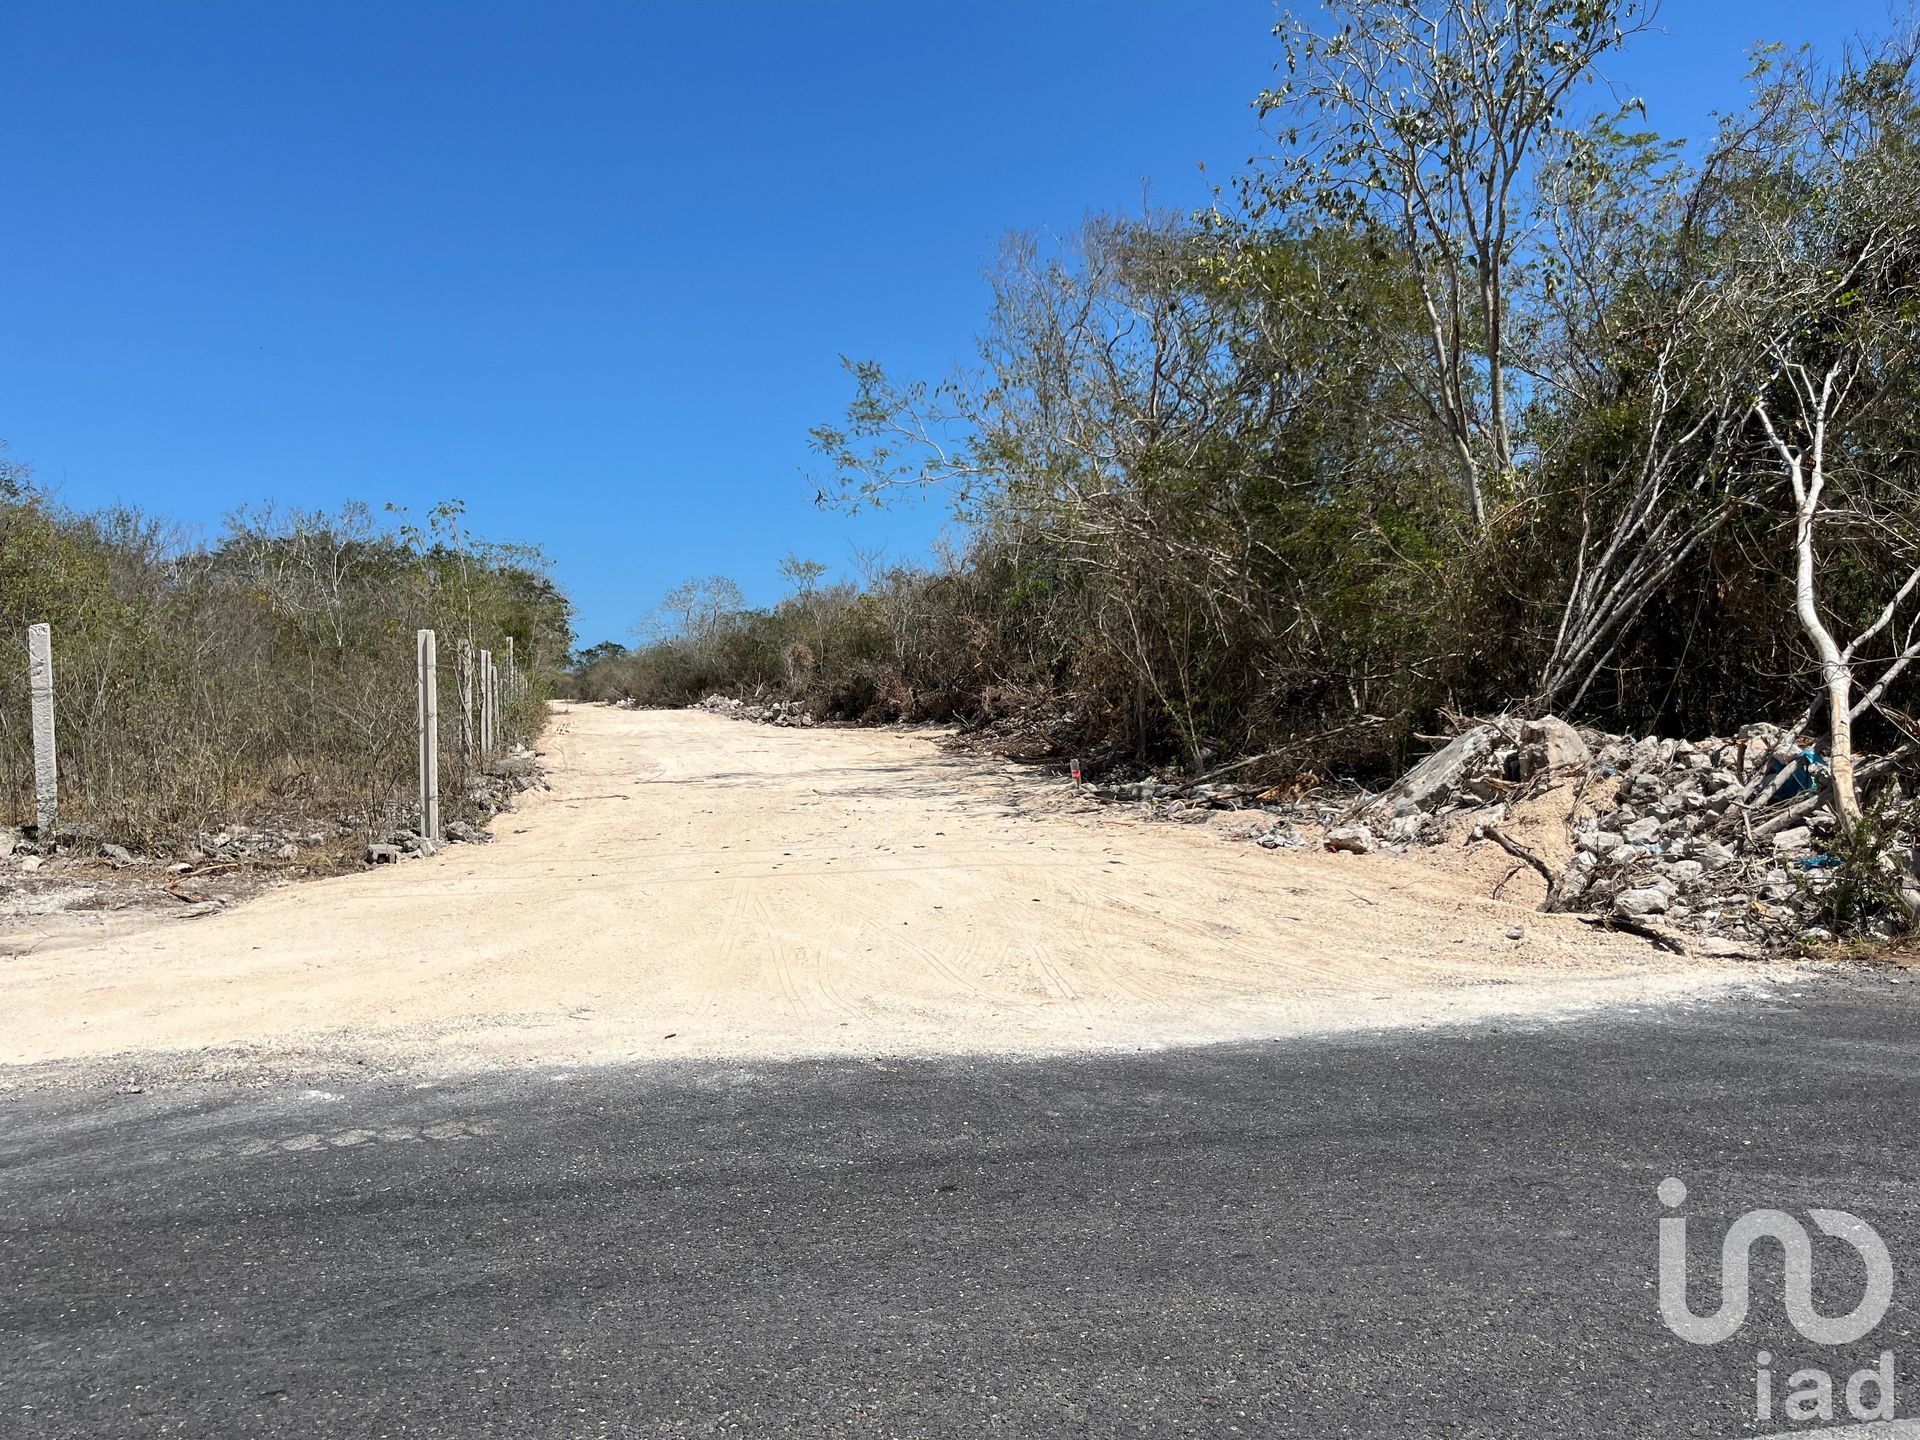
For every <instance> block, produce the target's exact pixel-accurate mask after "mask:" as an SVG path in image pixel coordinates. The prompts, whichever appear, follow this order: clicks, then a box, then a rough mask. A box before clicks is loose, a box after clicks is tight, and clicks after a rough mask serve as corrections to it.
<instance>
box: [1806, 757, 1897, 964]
mask: <svg viewBox="0 0 1920 1440" xmlns="http://www.w3.org/2000/svg"><path fill="white" fill-rule="evenodd" d="M1916 834H1920V801H1912V800H1905V799H1903V798H1902V797H1901V796H1900V795H1899V793H1898V792H1897V791H1889V792H1887V793H1886V794H1884V795H1882V796H1881V797H1880V798H1879V799H1878V800H1877V801H1876V802H1875V803H1874V804H1871V805H1869V806H1867V807H1866V809H1865V810H1864V811H1863V812H1862V814H1861V816H1860V819H1859V821H1858V822H1857V823H1856V824H1854V825H1853V826H1852V828H1851V829H1848V830H1843V831H1842V832H1841V833H1840V834H1838V835H1836V836H1835V837H1834V839H1833V840H1832V841H1831V842H1829V844H1828V846H1827V852H1826V858H1827V859H1828V860H1830V861H1832V862H1834V868H1833V872H1832V873H1833V879H1832V881H1831V883H1829V884H1828V885H1827V886H1826V888H1825V889H1823V890H1821V891H1819V892H1818V893H1819V897H1820V918H1821V923H1822V924H1824V925H1826V926H1827V927H1828V928H1829V929H1831V930H1832V931H1833V932H1834V933H1835V934H1836V935H1851V934H1858V933H1860V932H1862V931H1865V930H1866V929H1867V928H1868V927H1869V926H1874V925H1878V926H1881V927H1883V928H1885V929H1888V930H1896V931H1900V930H1911V929H1912V928H1913V927H1914V923H1915V920H1916V916H1915V915H1914V913H1913V911H1911V910H1910V909H1908V907H1907V901H1906V899H1905V897H1904V895H1903V894H1902V892H1903V891H1912V890H1913V889H1914V888H1915V877H1914V874H1913V871H1912V870H1911V868H1910V867H1909V866H1908V865H1906V864H1903V863H1902V860H1903V859H1904V858H1905V855H1904V854H1903V852H1902V849H1901V846H1902V842H1903V841H1904V842H1911V840H1912V837H1913V836H1915V835H1916Z"/></svg>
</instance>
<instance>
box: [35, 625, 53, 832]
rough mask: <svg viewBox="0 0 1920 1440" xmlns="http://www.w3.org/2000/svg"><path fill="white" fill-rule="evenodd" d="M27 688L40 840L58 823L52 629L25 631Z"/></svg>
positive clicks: (45, 627)
mask: <svg viewBox="0 0 1920 1440" xmlns="http://www.w3.org/2000/svg"><path fill="white" fill-rule="evenodd" d="M27 688H28V689H29V690H30V691H31V692H32V696H33V799H34V818H35V819H36V821H38V823H39V826H40V838H41V839H42V840H43V841H44V840H51V839H53V831H54V826H55V825H57V824H58V823H59V819H60V767H59V763H58V761H56V760H55V758H54V750H53V627H52V626H50V625H46V624H40V625H29V626H28V627H27Z"/></svg>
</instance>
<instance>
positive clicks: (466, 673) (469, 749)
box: [453, 640, 473, 782]
mask: <svg viewBox="0 0 1920 1440" xmlns="http://www.w3.org/2000/svg"><path fill="white" fill-rule="evenodd" d="M453 675H454V680H455V682H456V683H457V684H458V685H459V687H460V778H461V780H462V782H464V781H465V779H466V777H467V776H469V775H471V774H472V773H473V641H471V640H462V641H461V642H460V643H459V645H458V646H456V647H455V649H454V652H453Z"/></svg>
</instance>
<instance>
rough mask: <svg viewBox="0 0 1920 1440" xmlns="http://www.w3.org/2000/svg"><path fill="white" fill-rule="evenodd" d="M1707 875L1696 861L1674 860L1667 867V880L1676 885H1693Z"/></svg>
mask: <svg viewBox="0 0 1920 1440" xmlns="http://www.w3.org/2000/svg"><path fill="white" fill-rule="evenodd" d="M1706 873H1707V867H1706V866H1705V865H1702V864H1701V863H1700V862H1699V861H1698V860H1674V861H1672V862H1670V863H1669V864H1668V865H1667V878H1668V879H1670V880H1672V881H1673V883H1674V884H1676V885H1682V886H1684V885H1694V884H1697V883H1699V881H1700V878H1701V877H1702V876H1704V875H1705V874H1706Z"/></svg>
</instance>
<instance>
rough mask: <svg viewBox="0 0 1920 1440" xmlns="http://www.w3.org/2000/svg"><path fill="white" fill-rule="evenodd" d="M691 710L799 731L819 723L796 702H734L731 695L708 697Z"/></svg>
mask: <svg viewBox="0 0 1920 1440" xmlns="http://www.w3.org/2000/svg"><path fill="white" fill-rule="evenodd" d="M693 708H694V709H696V710H706V711H710V712H711V713H713V714H715V715H725V716H726V717H727V718H728V719H730V720H751V721H752V722H753V723H754V724H756V725H782V726H787V727H789V728H794V729H800V728H805V727H809V726H812V725H815V724H817V723H819V722H817V721H816V720H815V719H814V718H813V716H811V715H809V714H808V713H807V711H806V708H805V707H804V706H803V705H801V703H800V702H799V701H798V700H771V701H768V702H767V703H765V704H761V703H759V702H757V701H753V700H736V699H734V698H733V697H732V696H731V695H709V696H707V698H706V699H704V700H702V701H701V702H700V703H699V704H697V705H695V706H694V707H693Z"/></svg>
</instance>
